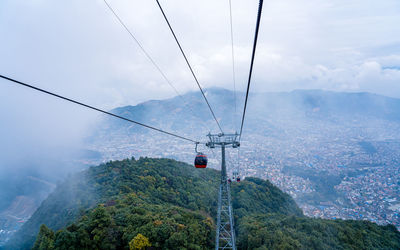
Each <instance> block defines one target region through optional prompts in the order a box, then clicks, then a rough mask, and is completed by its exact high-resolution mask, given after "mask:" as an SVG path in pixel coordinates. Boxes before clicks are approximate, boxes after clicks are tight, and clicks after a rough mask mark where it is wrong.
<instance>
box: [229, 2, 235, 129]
mask: <svg viewBox="0 0 400 250" xmlns="http://www.w3.org/2000/svg"><path fill="white" fill-rule="evenodd" d="M229 21H230V24H231V45H232V49H231V52H232V80H233V99H234V103H235V113H234V114H233V123H234V127H235V129H236V128H237V127H236V126H237V124H236V118H237V105H236V72H235V53H234V52H235V51H234V47H233V21H232V2H231V0H229Z"/></svg>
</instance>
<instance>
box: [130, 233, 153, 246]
mask: <svg viewBox="0 0 400 250" xmlns="http://www.w3.org/2000/svg"><path fill="white" fill-rule="evenodd" d="M146 247H151V244H150V242H149V239H148V238H146V236H144V235H143V234H138V235H136V236H135V238H133V239H132V240H131V241H130V242H129V249H130V250H143V249H146Z"/></svg>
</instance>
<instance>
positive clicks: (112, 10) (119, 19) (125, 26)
mask: <svg viewBox="0 0 400 250" xmlns="http://www.w3.org/2000/svg"><path fill="white" fill-rule="evenodd" d="M103 2H104V3H105V4H106V6H107V7H108V9H109V10H110V11H111V13H112V14H113V15H114V17H115V18H116V19H117V20H118V22H119V23H120V24H121V25H122V27H123V28H124V29H125V30H126V32H128V34H129V36H130V37H131V38H132V40H133V41H134V42H135V43H136V44H137V46H138V47H139V48H140V49H141V50H142V52H143V54H144V55H145V56H146V57H147V59H149V61H150V62H151V63H152V64H153V66H154V67H155V68H156V69H157V71H158V72H160V74H161V76H162V77H163V78H164V80H165V81H166V82H167V83H168V85H169V86H170V87H171V88H172V89H173V90H174V91H175V93H176V94H177V95H178V96H179V97H180V98H181V99H182V101H183V103H184V106H186V107H187V108H189V109H190V111H191V112H192V113H193V115H196V113H195V112H194V111H193V109H192V108H191V107H190V106H189V105H188V103H187V102H186V100H185V98H183V96H182V95H181V94H180V93H179V91H178V90H177V89H176V88H175V86H174V85H173V84H172V82H171V81H170V80H169V79H168V77H167V76H166V75H165V73H164V72H163V71H162V70H161V68H160V66H158V64H157V63H156V62H155V61H154V59H153V58H152V57H151V56H150V54H149V53H148V52H147V51H146V49H145V48H144V47H143V45H142V44H141V43H140V42H139V40H138V39H137V38H136V37H135V35H134V34H133V33H132V31H131V30H130V29H129V28H128V26H127V25H126V24H125V22H124V21H123V20H122V19H121V17H120V16H119V15H118V14H117V12H116V11H115V10H114V9H113V7H111V5H110V4H109V3H108V2H107V1H106V0H103ZM201 124H202V126H203V127H204V128H205V129H206V130H209V128H207V127H206V126H205V125H204V124H203V123H201Z"/></svg>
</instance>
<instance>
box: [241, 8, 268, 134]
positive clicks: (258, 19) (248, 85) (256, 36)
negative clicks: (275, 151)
mask: <svg viewBox="0 0 400 250" xmlns="http://www.w3.org/2000/svg"><path fill="white" fill-rule="evenodd" d="M262 7H263V0H260V2H259V6H258V13H257V23H256V31H255V34H254V43H253V53H252V55H251V63H250V72H249V79H248V81H247V91H246V99H245V102H244V108H243V116H242V125H241V126H240V133H239V141H240V139H241V138H242V131H243V124H244V117H245V115H246V108H247V99H248V98H249V89H250V82H251V75H252V73H253V63H254V57H255V54H256V48H257V38H258V30H259V28H260V20H261V11H262Z"/></svg>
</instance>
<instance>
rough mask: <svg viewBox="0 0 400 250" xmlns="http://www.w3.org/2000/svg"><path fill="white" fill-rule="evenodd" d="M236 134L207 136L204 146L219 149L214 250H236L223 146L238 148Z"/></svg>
mask: <svg viewBox="0 0 400 250" xmlns="http://www.w3.org/2000/svg"><path fill="white" fill-rule="evenodd" d="M237 136H238V134H229V135H224V134H218V135H211V134H208V137H209V139H210V141H209V142H208V143H207V144H206V145H207V146H208V147H210V148H215V147H216V146H219V147H221V154H222V157H221V183H220V186H219V195H218V211H217V230H216V237H215V249H216V250H218V249H234V250H236V241H235V228H234V222H233V210H232V204H231V190H230V186H229V184H228V181H227V177H226V162H225V146H227V145H232V147H234V148H237V147H239V146H240V144H239V142H238V141H237Z"/></svg>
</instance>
